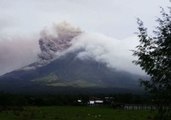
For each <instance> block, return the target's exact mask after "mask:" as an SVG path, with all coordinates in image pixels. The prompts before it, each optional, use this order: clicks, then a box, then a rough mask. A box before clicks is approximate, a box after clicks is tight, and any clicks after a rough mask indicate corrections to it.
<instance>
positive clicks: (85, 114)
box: [0, 106, 154, 120]
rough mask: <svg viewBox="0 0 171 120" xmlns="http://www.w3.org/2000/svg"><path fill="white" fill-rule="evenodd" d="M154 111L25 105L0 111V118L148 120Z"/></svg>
mask: <svg viewBox="0 0 171 120" xmlns="http://www.w3.org/2000/svg"><path fill="white" fill-rule="evenodd" d="M153 114H154V112H151V111H142V110H132V111H131V110H130V111H127V110H120V109H112V108H105V107H80V106H78V107H77V106H51V107H25V108H24V110H22V111H16V110H8V111H2V112H0V120H150V117H151V116H153Z"/></svg>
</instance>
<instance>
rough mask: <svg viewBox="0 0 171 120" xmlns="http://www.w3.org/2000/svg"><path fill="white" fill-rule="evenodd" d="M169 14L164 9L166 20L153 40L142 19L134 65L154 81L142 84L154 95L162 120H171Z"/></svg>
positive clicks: (161, 21) (156, 31)
mask: <svg viewBox="0 0 171 120" xmlns="http://www.w3.org/2000/svg"><path fill="white" fill-rule="evenodd" d="M169 9H170V12H169V13H168V14H167V13H166V12H165V11H164V10H163V9H162V11H161V15H162V18H158V19H157V22H158V26H157V27H156V29H155V30H154V31H153V33H154V36H153V37H151V36H150V35H148V33H147V28H145V27H144V25H143V22H142V21H141V20H140V19H138V25H139V26H138V29H139V33H138V37H139V41H140V44H139V45H138V46H137V49H136V50H134V51H133V52H134V55H135V56H137V57H138V60H135V61H134V63H135V64H136V65H139V66H140V67H141V68H142V69H143V70H144V71H145V72H146V73H147V74H148V75H149V76H150V80H142V82H141V83H142V85H143V86H144V87H145V89H146V90H147V91H148V92H149V93H150V94H151V95H152V97H153V99H154V102H155V103H157V105H158V109H159V114H158V117H157V118H158V119H159V120H169V119H170V118H171V112H170V108H168V106H169V107H170V101H171V8H169Z"/></svg>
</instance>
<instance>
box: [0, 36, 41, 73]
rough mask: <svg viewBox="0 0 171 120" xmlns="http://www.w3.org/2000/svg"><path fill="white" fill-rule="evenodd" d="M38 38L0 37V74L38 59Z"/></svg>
mask: <svg viewBox="0 0 171 120" xmlns="http://www.w3.org/2000/svg"><path fill="white" fill-rule="evenodd" d="M36 39H37V38H34V37H32V38H26V37H3V38H2V37H1V38H0V68H1V69H0V75H2V74H4V73H6V72H10V71H12V70H16V69H19V68H21V67H23V66H25V65H28V64H30V63H32V62H35V61H37V54H38V53H39V47H38V41H37V40H36Z"/></svg>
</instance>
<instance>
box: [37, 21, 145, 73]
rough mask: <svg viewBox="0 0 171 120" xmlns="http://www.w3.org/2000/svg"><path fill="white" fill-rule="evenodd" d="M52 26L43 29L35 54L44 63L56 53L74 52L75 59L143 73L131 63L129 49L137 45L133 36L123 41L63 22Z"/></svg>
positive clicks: (55, 55) (56, 56)
mask: <svg viewBox="0 0 171 120" xmlns="http://www.w3.org/2000/svg"><path fill="white" fill-rule="evenodd" d="M53 28H55V29H51V31H50V30H49V31H48V30H47V31H46V32H43V34H42V35H41V38H40V40H39V45H40V49H41V53H40V54H39V57H40V58H41V59H42V60H44V61H46V63H49V60H50V61H51V60H54V59H56V58H59V57H60V55H66V54H67V53H70V52H77V58H78V59H81V60H86V59H93V60H95V61H97V62H102V63H105V64H107V66H108V67H110V68H115V69H117V70H121V71H128V72H131V73H137V74H143V72H142V70H141V69H140V68H139V67H137V66H135V65H134V64H133V63H132V61H133V60H135V59H136V58H135V57H134V56H132V52H131V50H133V49H134V48H135V47H136V46H137V45H138V38H137V37H136V36H133V37H130V38H127V39H124V40H119V39H114V38H110V37H107V36H105V35H103V34H99V33H89V32H84V31H82V30H80V29H79V28H77V27H74V26H72V25H71V24H69V23H66V22H64V23H60V24H58V25H54V27H53ZM50 33H51V34H50ZM52 33H53V34H52Z"/></svg>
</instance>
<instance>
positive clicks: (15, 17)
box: [0, 0, 170, 75]
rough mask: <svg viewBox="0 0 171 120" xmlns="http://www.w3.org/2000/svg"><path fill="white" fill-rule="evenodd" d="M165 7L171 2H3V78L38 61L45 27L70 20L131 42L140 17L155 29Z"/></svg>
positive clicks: (0, 54)
mask: <svg viewBox="0 0 171 120" xmlns="http://www.w3.org/2000/svg"><path fill="white" fill-rule="evenodd" d="M161 6H162V7H163V8H166V7H167V6H170V2H169V0H0V75H1V74H4V73H6V72H9V71H11V70H15V69H17V68H20V67H22V66H24V65H27V64H30V63H32V62H34V61H35V60H36V59H37V58H36V57H37V54H38V53H39V52H40V50H39V46H38V39H39V33H40V31H41V30H42V29H44V28H45V27H51V26H53V24H56V23H57V24H58V23H60V22H62V21H67V22H69V23H71V24H73V25H76V26H79V27H80V28H81V30H83V31H86V32H90V33H91V32H92V33H94V32H95V33H99V34H103V35H105V36H109V37H111V38H113V39H119V40H128V38H132V37H133V36H134V35H135V34H134V33H135V32H137V24H136V18H137V17H139V18H141V19H142V20H143V21H144V22H145V25H146V26H147V27H148V28H150V29H152V28H154V26H155V19H156V18H157V17H158V16H160V7H161ZM129 40H130V39H129ZM125 43H126V44H127V43H128V44H129V42H125ZM123 44H124V43H123ZM132 45H134V43H133V44H132ZM126 46H128V47H129V45H126ZM129 54H130V53H129ZM127 58H128V57H127ZM128 59H129V58H128ZM129 62H131V61H129Z"/></svg>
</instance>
